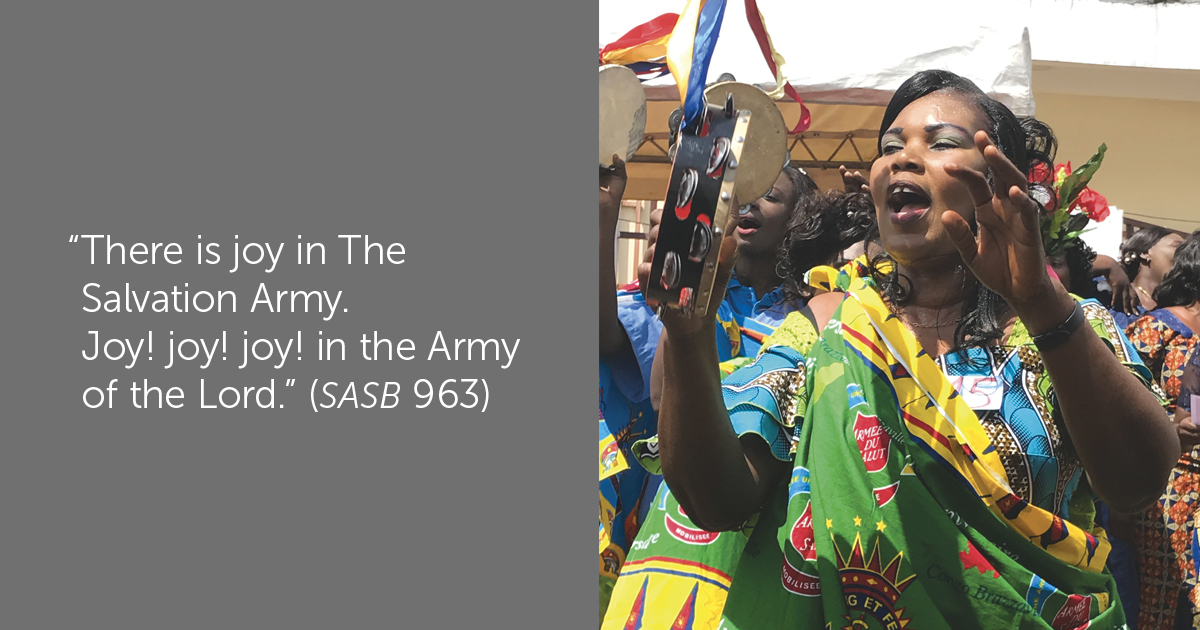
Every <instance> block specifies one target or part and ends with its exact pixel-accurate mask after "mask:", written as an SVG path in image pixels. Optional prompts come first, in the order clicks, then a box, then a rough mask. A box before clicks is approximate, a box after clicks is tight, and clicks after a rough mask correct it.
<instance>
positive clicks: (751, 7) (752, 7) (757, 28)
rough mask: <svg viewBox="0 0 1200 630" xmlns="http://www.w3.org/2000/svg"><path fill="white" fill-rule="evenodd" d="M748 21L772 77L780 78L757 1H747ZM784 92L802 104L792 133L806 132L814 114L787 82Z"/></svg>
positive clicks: (784, 85)
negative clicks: (798, 118)
mask: <svg viewBox="0 0 1200 630" xmlns="http://www.w3.org/2000/svg"><path fill="white" fill-rule="evenodd" d="M746 21H747V22H749V23H750V30H751V31H754V38H755V39H757V40H758V47H759V49H760V50H762V54H763V58H764V59H766V60H767V66H768V67H770V68H771V76H778V73H779V68H778V66H777V65H776V64H775V57H774V56H773V55H772V54H771V44H770V42H768V41H767V27H766V26H765V25H763V21H762V14H761V13H759V12H758V3H757V2H756V1H755V0H746ZM783 91H784V92H786V93H787V95H788V96H790V97H792V98H793V99H795V101H796V102H797V103H799V104H800V120H799V121H798V122H797V123H796V128H795V129H792V131H791V132H790V133H800V132H802V131H806V130H807V129H808V126H809V125H810V124H812V114H811V113H810V112H809V111H808V107H806V106H805V105H804V101H803V100H802V99H801V98H800V94H799V93H798V92H796V88H794V87H792V84H791V83H788V82H787V81H786V80H784V82H783Z"/></svg>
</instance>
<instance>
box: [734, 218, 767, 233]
mask: <svg viewBox="0 0 1200 630" xmlns="http://www.w3.org/2000/svg"><path fill="white" fill-rule="evenodd" d="M760 227H762V223H761V222H760V221H759V220H758V219H756V218H754V217H752V216H750V215H748V214H742V215H739V216H738V222H737V231H738V234H741V235H742V236H749V235H750V234H754V233H755V232H757V231H758V228H760Z"/></svg>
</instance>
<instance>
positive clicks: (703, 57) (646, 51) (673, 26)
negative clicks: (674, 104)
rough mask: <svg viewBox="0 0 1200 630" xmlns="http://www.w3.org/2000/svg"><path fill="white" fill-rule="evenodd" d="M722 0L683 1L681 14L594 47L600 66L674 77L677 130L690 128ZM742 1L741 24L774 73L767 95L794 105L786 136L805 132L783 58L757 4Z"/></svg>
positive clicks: (805, 117) (805, 116) (803, 111)
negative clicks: (679, 113) (680, 113)
mask: <svg viewBox="0 0 1200 630" xmlns="http://www.w3.org/2000/svg"><path fill="white" fill-rule="evenodd" d="M725 1H726V0H687V4H686V5H685V6H684V9H683V12H682V13H680V14H675V13H665V14H663V15H660V16H658V17H656V18H654V19H653V20H650V21H649V22H645V23H643V24H639V25H637V26H635V27H634V28H632V29H630V31H629V32H627V33H625V34H624V35H622V36H621V37H620V38H618V39H617V40H616V41H614V42H612V43H611V44H608V45H607V46H605V47H604V48H602V49H600V63H601V64H602V65H603V64H620V65H623V66H626V67H628V68H629V69H631V70H633V71H634V72H635V73H637V75H638V77H639V78H640V79H641V80H642V81H649V80H651V79H656V78H658V77H661V76H663V75H665V74H666V73H667V72H668V71H669V72H670V73H671V74H672V75H673V76H674V77H675V85H676V86H677V88H678V89H679V100H680V102H682V103H683V110H684V123H683V127H684V128H687V127H689V126H694V125H696V124H697V123H698V122H699V119H700V116H701V114H702V113H703V107H702V104H703V102H704V99H703V94H704V87H705V82H706V81H707V79H708V67H709V63H710V62H711V61H712V53H713V50H714V49H715V48H716V43H717V37H718V35H719V34H720V32H721V22H722V19H723V18H724V15H725ZM745 1H746V21H747V22H749V24H750V30H751V31H753V33H754V37H755V39H756V40H757V41H758V47H759V49H760V50H761V51H762V54H763V59H764V60H765V61H766V62H767V67H768V68H770V69H771V72H772V74H774V75H775V89H774V90H772V91H771V92H769V93H768V95H769V96H770V97H771V98H772V99H774V100H779V99H780V98H783V95H784V94H787V95H788V96H790V97H792V99H794V100H795V101H796V102H797V103H799V104H800V120H799V121H797V123H796V126H795V127H794V128H793V129H792V130H791V133H800V132H802V131H805V130H807V129H808V127H809V125H810V124H811V123H812V114H811V113H810V112H809V110H808V107H806V106H805V105H804V101H803V100H802V99H801V98H800V94H799V93H798V92H797V91H796V88H794V87H792V85H791V84H790V83H788V81H787V77H786V76H785V75H784V72H783V66H784V64H785V63H786V62H785V60H784V58H783V55H781V54H779V52H778V51H776V50H775V46H774V44H773V43H772V41H771V36H770V34H768V33H767V27H766V22H765V19H764V18H763V15H762V12H761V11H759V9H758V3H757V1H756V0H745Z"/></svg>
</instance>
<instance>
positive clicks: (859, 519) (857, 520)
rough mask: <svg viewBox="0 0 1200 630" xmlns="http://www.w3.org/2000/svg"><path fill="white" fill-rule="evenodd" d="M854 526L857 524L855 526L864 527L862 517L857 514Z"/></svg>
mask: <svg viewBox="0 0 1200 630" xmlns="http://www.w3.org/2000/svg"><path fill="white" fill-rule="evenodd" d="M854 526H855V527H862V519H861V518H859V517H857V516H855V517H854Z"/></svg>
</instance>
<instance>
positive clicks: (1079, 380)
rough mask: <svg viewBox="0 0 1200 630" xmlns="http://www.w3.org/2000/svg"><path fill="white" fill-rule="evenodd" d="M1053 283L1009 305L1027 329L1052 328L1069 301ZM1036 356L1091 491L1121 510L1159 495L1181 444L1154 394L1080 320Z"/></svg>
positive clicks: (1070, 304)
mask: <svg viewBox="0 0 1200 630" xmlns="http://www.w3.org/2000/svg"><path fill="white" fill-rule="evenodd" d="M1052 290H1053V292H1052V293H1051V294H1048V295H1046V296H1045V297H1044V298H1041V299H1037V298H1035V299H1034V301H1032V302H1031V303H1026V304H1014V305H1013V307H1014V308H1015V309H1016V310H1017V315H1018V316H1019V317H1020V318H1021V320H1022V321H1023V322H1024V323H1025V325H1026V327H1027V328H1028V329H1029V332H1030V334H1031V335H1034V336H1036V335H1038V334H1041V333H1044V332H1046V331H1048V330H1050V329H1052V328H1054V327H1055V326H1057V325H1058V324H1059V323H1060V322H1062V321H1064V320H1066V319H1067V316H1068V315H1070V313H1071V312H1072V310H1073V309H1074V308H1075V302H1074V300H1073V299H1071V297H1070V296H1069V295H1067V294H1066V292H1065V291H1064V290H1063V289H1062V288H1061V285H1058V284H1054V285H1053V286H1052ZM1041 355H1042V361H1043V362H1044V364H1045V365H1046V370H1047V371H1048V372H1049V374H1050V380H1051V382H1052V383H1053V385H1054V392H1055V394H1056V396H1057V397H1058V407H1059V409H1060V411H1061V413H1062V417H1063V422H1064V423H1065V424H1066V427H1067V432H1068V433H1069V434H1070V435H1071V441H1072V442H1073V443H1074V445H1075V449H1076V452H1078V454H1079V459H1080V461H1081V462H1082V463H1083V467H1084V469H1085V470H1087V472H1088V476H1089V478H1090V479H1091V482H1092V489H1093V490H1094V491H1095V492H1096V494H1097V495H1098V496H1100V498H1101V499H1103V500H1104V501H1105V502H1106V503H1108V505H1109V506H1110V507H1111V508H1112V509H1114V510H1117V511H1120V512H1133V511H1136V510H1139V509H1141V508H1144V507H1146V506H1147V505H1149V504H1151V503H1153V502H1154V501H1156V500H1158V498H1159V496H1160V495H1161V494H1162V490H1163V488H1165V487H1166V483H1167V477H1168V475H1169V474H1170V471H1171V468H1172V467H1173V466H1174V465H1175V461H1176V460H1177V459H1179V449H1180V446H1179V438H1178V437H1177V435H1176V432H1175V428H1174V427H1173V426H1172V425H1171V422H1170V421H1169V420H1168V418H1167V414H1166V412H1165V411H1164V410H1163V408H1162V406H1161V404H1160V403H1159V401H1158V398H1157V397H1156V396H1155V395H1154V394H1153V393H1151V391H1150V390H1149V389H1147V388H1146V386H1145V385H1144V384H1143V383H1142V382H1141V381H1140V380H1138V378H1137V377H1136V376H1134V375H1133V374H1132V373H1131V372H1130V371H1129V370H1128V369H1127V368H1126V367H1125V366H1124V365H1122V364H1121V362H1120V361H1119V360H1118V359H1117V357H1116V356H1115V355H1114V354H1113V352H1112V350H1110V349H1109V348H1108V346H1107V345H1106V344H1105V343H1104V341H1103V340H1101V339H1100V337H1099V336H1098V335H1096V333H1095V331H1093V330H1092V327H1091V326H1090V325H1089V324H1087V323H1086V322H1084V323H1083V325H1081V326H1080V327H1079V329H1078V330H1076V331H1075V332H1074V333H1073V334H1072V335H1071V337H1070V338H1069V339H1068V340H1067V342H1066V343H1064V344H1062V345H1060V346H1057V347H1055V348H1052V349H1049V350H1045V351H1041Z"/></svg>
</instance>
